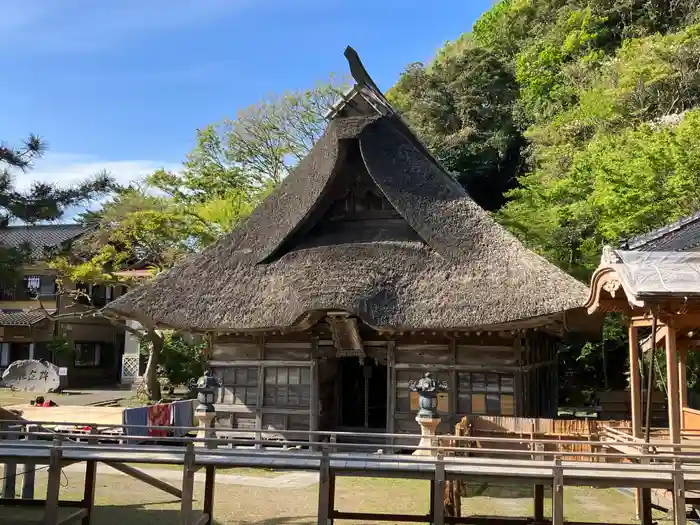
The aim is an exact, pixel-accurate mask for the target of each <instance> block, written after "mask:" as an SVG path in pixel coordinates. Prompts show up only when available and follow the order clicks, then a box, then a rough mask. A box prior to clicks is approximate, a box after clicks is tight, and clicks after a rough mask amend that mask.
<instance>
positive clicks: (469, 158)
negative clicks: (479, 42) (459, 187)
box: [387, 45, 523, 209]
mask: <svg viewBox="0 0 700 525" xmlns="http://www.w3.org/2000/svg"><path fill="white" fill-rule="evenodd" d="M516 94H517V86H516V84H515V79H514V78H513V75H512V74H511V73H510V72H509V71H508V70H507V69H506V68H505V67H504V65H503V64H502V63H501V61H500V60H499V59H498V57H497V56H496V55H494V54H493V53H491V52H489V51H487V50H484V49H481V48H476V47H473V46H469V45H466V46H465V47H463V48H462V49H461V50H460V51H459V53H457V54H450V55H444V56H442V57H441V59H440V60H439V61H436V62H434V63H433V64H432V65H431V66H430V67H429V68H425V67H423V66H422V65H421V64H412V65H410V66H409V67H408V68H407V69H406V71H405V73H404V74H403V75H402V77H401V79H400V80H399V82H398V83H397V85H396V86H394V87H393V88H392V89H391V90H390V91H389V93H388V94H387V96H388V98H389V100H390V101H391V102H392V103H393V104H394V105H395V106H396V107H397V108H398V109H400V110H401V111H402V113H403V115H404V116H405V117H406V118H407V119H408V120H409V121H410V122H411V124H412V125H413V128H414V129H415V130H416V131H417V132H418V134H419V135H420V136H421V137H422V138H423V140H424V141H425V142H426V144H427V146H428V147H429V148H430V149H431V150H432V152H433V154H435V156H436V157H437V158H438V159H439V160H440V161H441V162H442V164H443V165H444V166H445V167H446V168H447V169H448V170H450V171H452V172H454V173H455V174H456V177H457V179H458V180H459V182H461V183H462V184H463V185H464V186H465V187H466V188H467V190H468V191H469V193H470V194H471V195H472V197H473V198H474V199H475V200H476V201H477V202H478V203H479V204H480V205H481V206H483V207H484V208H486V209H497V208H498V207H499V206H501V205H502V204H503V199H502V194H503V193H504V192H505V191H506V190H508V189H509V188H512V187H513V185H514V182H515V175H516V174H517V170H518V167H519V161H520V149H521V147H522V145H523V144H522V135H521V134H520V132H519V131H518V130H517V129H516V127H515V125H514V123H513V105H514V103H515V98H516Z"/></svg>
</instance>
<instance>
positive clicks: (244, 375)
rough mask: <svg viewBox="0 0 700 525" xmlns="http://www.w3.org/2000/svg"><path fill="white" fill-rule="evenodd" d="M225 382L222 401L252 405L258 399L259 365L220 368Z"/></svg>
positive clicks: (220, 373) (220, 374)
mask: <svg viewBox="0 0 700 525" xmlns="http://www.w3.org/2000/svg"><path fill="white" fill-rule="evenodd" d="M217 375H218V376H219V377H220V378H221V379H222V382H223V386H222V388H221V402H222V403H225V404H233V405H252V406H254V405H255V404H256V403H257V399H258V367H257V366H235V367H230V368H223V369H220V372H219V374H217Z"/></svg>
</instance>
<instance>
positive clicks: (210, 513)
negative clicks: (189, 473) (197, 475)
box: [202, 465, 216, 525]
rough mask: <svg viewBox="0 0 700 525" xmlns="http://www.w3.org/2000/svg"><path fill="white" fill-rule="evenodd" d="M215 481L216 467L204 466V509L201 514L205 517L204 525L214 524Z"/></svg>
mask: <svg viewBox="0 0 700 525" xmlns="http://www.w3.org/2000/svg"><path fill="white" fill-rule="evenodd" d="M215 479H216V467H215V466H214V465H207V466H206V477H205V478H204V507H203V509H202V510H203V512H204V514H206V515H207V521H206V522H205V525H213V524H214V486H215Z"/></svg>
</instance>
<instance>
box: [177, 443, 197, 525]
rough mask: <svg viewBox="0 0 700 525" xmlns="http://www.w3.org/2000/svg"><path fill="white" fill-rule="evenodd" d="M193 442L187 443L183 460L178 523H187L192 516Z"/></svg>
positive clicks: (183, 524) (185, 524)
mask: <svg viewBox="0 0 700 525" xmlns="http://www.w3.org/2000/svg"><path fill="white" fill-rule="evenodd" d="M194 473H195V469H194V443H192V442H189V443H187V449H186V450H185V462H184V465H183V467H182V501H181V502H180V523H181V524H182V525H189V523H190V519H191V518H192V499H193V497H194Z"/></svg>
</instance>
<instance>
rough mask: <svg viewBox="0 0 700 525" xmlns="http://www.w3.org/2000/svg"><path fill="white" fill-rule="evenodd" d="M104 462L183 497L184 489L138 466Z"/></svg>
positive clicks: (164, 490)
mask: <svg viewBox="0 0 700 525" xmlns="http://www.w3.org/2000/svg"><path fill="white" fill-rule="evenodd" d="M103 463H104V464H105V465H107V466H109V467H111V468H113V469H114V470H118V471H119V472H121V473H123V474H126V475H127V476H131V477H132V478H134V479H137V480H139V481H142V482H143V483H146V484H147V485H150V486H152V487H155V488H157V489H160V490H162V491H163V492H167V493H168V494H170V495H171V496H175V497H176V498H178V499H179V498H182V490H180V489H179V488H177V487H174V486H172V485H170V484H169V483H166V482H164V481H161V480H160V479H158V478H156V477H154V476H151V475H150V474H146V473H145V472H143V471H141V470H139V469H137V468H134V467H131V466H129V465H126V464H124V463H117V462H115V461H104V462H103Z"/></svg>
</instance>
